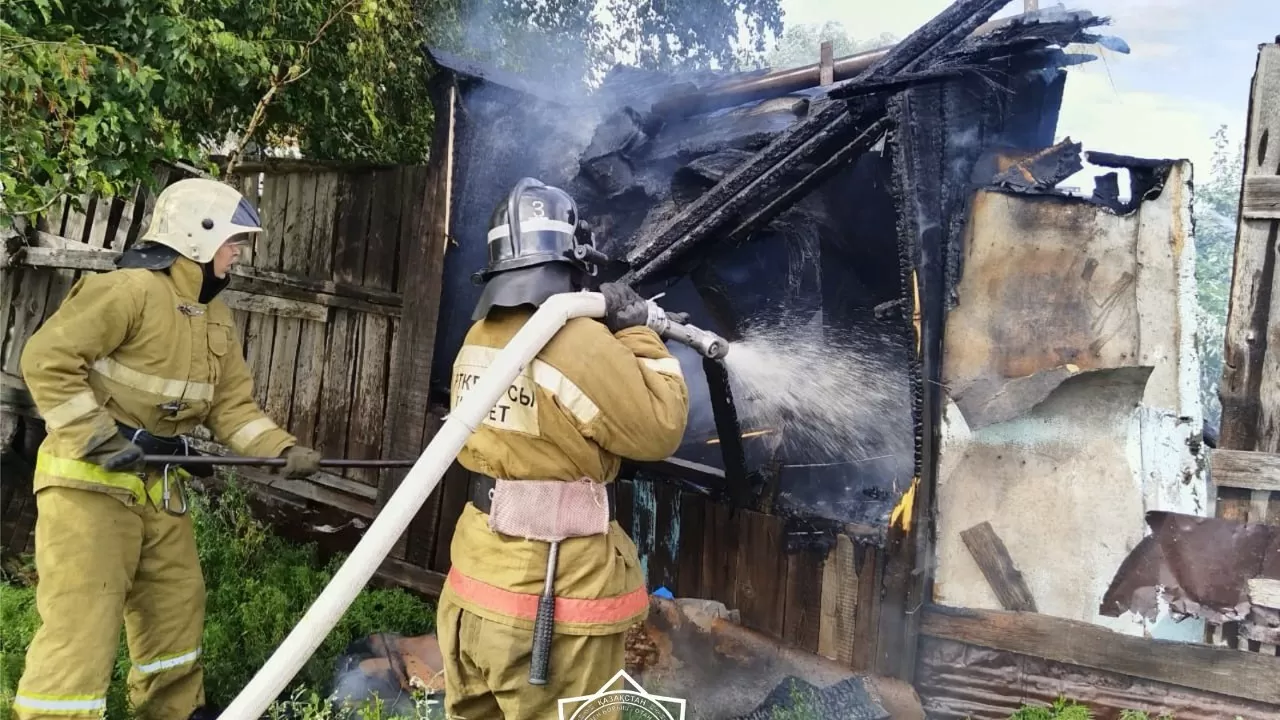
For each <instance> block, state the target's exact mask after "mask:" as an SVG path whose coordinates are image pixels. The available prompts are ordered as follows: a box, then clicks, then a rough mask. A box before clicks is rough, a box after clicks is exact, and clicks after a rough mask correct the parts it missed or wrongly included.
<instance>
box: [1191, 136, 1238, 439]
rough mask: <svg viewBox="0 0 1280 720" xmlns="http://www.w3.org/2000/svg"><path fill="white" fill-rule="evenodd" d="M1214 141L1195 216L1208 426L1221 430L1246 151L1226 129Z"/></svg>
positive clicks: (1203, 391) (1203, 388)
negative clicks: (1221, 391)
mask: <svg viewBox="0 0 1280 720" xmlns="http://www.w3.org/2000/svg"><path fill="white" fill-rule="evenodd" d="M1213 140H1214V152H1213V160H1212V164H1211V165H1210V167H1209V173H1208V178H1207V179H1206V180H1204V181H1202V182H1200V183H1198V187H1197V188H1196V196H1195V208H1194V210H1195V222H1196V226H1195V232H1196V286H1197V296H1198V300H1199V305H1200V308H1199V310H1200V312H1199V318H1198V323H1197V325H1198V334H1197V337H1196V344H1197V347H1198V350H1199V352H1200V361H1201V372H1200V398H1201V402H1202V403H1203V404H1204V415H1205V422H1207V423H1210V424H1212V425H1214V426H1217V425H1218V424H1219V423H1220V422H1221V418H1222V404H1221V403H1220V402H1219V399H1218V382H1219V380H1220V379H1221V378H1222V347H1223V332H1224V330H1225V329H1226V324H1227V306H1228V304H1229V302H1230V297H1231V270H1232V265H1233V263H1234V258H1235V244H1236V223H1237V217H1238V216H1239V209H1240V178H1241V174H1242V172H1243V168H1244V146H1243V145H1240V146H1237V147H1234V148H1233V147H1232V146H1231V143H1230V141H1229V140H1228V139H1227V127H1226V126H1225V125H1224V126H1222V127H1220V128H1218V131H1217V132H1216V133H1214V136H1213Z"/></svg>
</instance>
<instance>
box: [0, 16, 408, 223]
mask: <svg viewBox="0 0 1280 720" xmlns="http://www.w3.org/2000/svg"><path fill="white" fill-rule="evenodd" d="M423 35H424V30H423V28H422V27H421V26H420V25H419V24H418V23H417V21H416V20H415V16H414V14H413V11H412V7H411V5H410V1H409V0H273V1H272V2H261V1H259V0H8V1H7V2H5V3H4V4H3V5H0V91H2V93H3V94H2V95H0V120H2V124H0V133H3V135H0V183H2V184H3V201H4V205H5V208H4V212H3V216H4V218H5V219H6V220H7V221H9V222H11V221H12V216H13V215H27V214H32V213H34V212H36V211H38V210H39V209H41V208H43V207H47V206H49V205H51V204H52V203H53V202H54V201H55V200H56V199H58V198H59V197H61V196H63V195H66V194H70V195H72V196H77V195H80V194H83V193H89V192H100V193H104V194H112V193H115V192H119V191H121V190H123V189H125V188H129V187H132V186H134V185H135V184H136V183H137V182H139V181H145V180H147V179H148V178H149V177H150V172H151V168H152V166H153V164H154V163H155V162H157V161H188V162H193V163H199V162H200V161H201V160H202V159H203V158H204V157H206V156H207V153H208V152H209V151H210V150H212V149H214V148H216V147H217V146H218V145H220V144H222V143H223V142H224V141H225V139H226V137H227V135H228V133H236V134H239V133H241V132H243V131H244V130H245V129H246V128H247V127H248V126H249V124H250V120H251V118H253V117H254V116H255V115H257V116H258V123H257V128H258V129H260V132H261V134H262V135H263V136H264V137H273V136H274V137H279V136H284V135H291V136H293V137H295V138H296V139H297V142H298V143H299V144H300V145H301V148H302V151H303V152H304V153H305V154H307V155H309V156H311V157H315V158H317V159H338V160H347V159H356V158H359V159H366V160H374V161H414V160H421V159H423V158H424V157H425V155H426V148H427V144H428V142H429V137H430V120H431V109H430V105H429V103H428V102H427V99H426V89H425V82H424V80H425V78H424V72H425V61H424V59H423V57H422V55H421V53H420V51H419V47H418V44H419V42H420V41H421V38H422V37H423ZM268 93H270V95H271V96H270V98H269V99H270V102H266V103H264V102H263V99H264V98H266V97H268ZM6 224H7V222H6Z"/></svg>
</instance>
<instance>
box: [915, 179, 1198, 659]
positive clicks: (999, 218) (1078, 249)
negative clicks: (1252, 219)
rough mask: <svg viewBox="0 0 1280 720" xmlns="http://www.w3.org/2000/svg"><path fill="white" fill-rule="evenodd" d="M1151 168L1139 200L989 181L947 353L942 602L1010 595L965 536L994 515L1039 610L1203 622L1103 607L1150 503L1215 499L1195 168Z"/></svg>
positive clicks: (1133, 623)
mask: <svg viewBox="0 0 1280 720" xmlns="http://www.w3.org/2000/svg"><path fill="white" fill-rule="evenodd" d="M1134 162H1138V163H1141V162H1144V161H1134ZM1143 168H1144V172H1145V177H1146V178H1147V180H1148V181H1150V182H1151V184H1150V185H1148V186H1146V187H1135V192H1134V201H1133V202H1132V203H1131V204H1130V205H1129V206H1128V207H1123V206H1120V207H1118V206H1116V205H1114V204H1106V203H1101V202H1094V201H1089V200H1085V199H1082V198H1073V197H1067V196H1064V195H1062V194H1061V193H1057V192H1056V191H1053V190H1051V189H1048V190H1045V191H1043V192H1028V191H1020V192H1018V193H1009V192H1000V191H995V190H982V191H979V192H978V193H977V195H976V196H975V198H974V201H973V203H972V205H971V207H972V212H971V215H970V218H969V225H968V227H967V228H966V234H965V247H964V252H965V263H964V267H965V272H964V277H963V278H962V279H961V282H960V284H959V286H958V289H957V295H958V298H959V302H958V304H957V306H956V307H955V308H954V309H953V310H952V311H951V312H950V313H949V315H948V318H947V330H946V347H945V352H944V361H943V383H944V387H945V389H946V392H947V393H948V397H949V400H948V403H947V406H946V409H945V417H944V421H943V429H942V447H941V454H940V474H939V488H938V492H939V497H938V534H939V536H938V571H937V577H936V581H935V587H934V596H935V600H936V601H937V602H939V603H942V604H946V605H956V606H963V607H970V608H990V609H998V608H1000V604H999V602H998V600H997V597H996V594H995V593H994V592H993V591H992V589H991V588H990V587H989V585H988V583H987V581H986V579H985V578H984V576H983V574H982V573H981V571H980V570H979V568H978V565H977V563H976V561H975V560H974V559H973V557H972V556H971V555H970V554H969V551H968V550H967V548H966V547H965V545H964V543H963V542H962V541H961V538H960V533H961V532H962V531H964V530H966V529H968V528H971V527H973V526H974V525H977V524H979V523H982V522H984V521H987V522H990V523H991V525H992V527H993V529H994V530H995V531H996V533H997V534H998V535H999V536H1000V538H1001V539H1002V540H1003V542H1004V543H1005V545H1006V546H1007V548H1008V551H1009V554H1010V555H1011V557H1012V559H1013V561H1014V563H1015V564H1016V565H1017V567H1018V569H1019V570H1020V571H1021V572H1022V575H1023V577H1024V579H1025V581H1026V583H1027V586H1028V587H1029V589H1030V591H1031V593H1032V595H1033V596H1034V598H1035V601H1036V603H1037V606H1038V608H1039V610H1040V612H1042V613H1046V614H1050V615H1056V616H1059V617H1065V618H1070V619H1075V620H1083V621H1087V622H1093V623H1096V624H1098V625H1103V626H1106V627H1110V628H1112V629H1114V630H1117V631H1120V632H1126V633H1131V634H1143V633H1144V632H1146V633H1152V632H1154V634H1156V635H1157V636H1162V637H1185V636H1186V635H1187V633H1192V634H1194V633H1195V632H1198V631H1199V628H1198V627H1196V628H1191V627H1190V624H1191V623H1181V624H1179V625H1177V626H1170V625H1169V624H1168V623H1164V622H1158V623H1156V629H1155V630H1154V631H1153V630H1152V627H1151V624H1149V623H1146V622H1145V621H1143V620H1142V619H1140V618H1136V617H1134V616H1131V615H1130V616H1125V617H1121V618H1108V617H1104V616H1101V615H1099V614H1098V612H1097V610H1098V603H1099V601H1100V599H1101V597H1102V595H1103V593H1105V591H1106V589H1107V586H1108V583H1109V582H1110V580H1111V577H1112V575H1113V574H1114V572H1115V571H1116V569H1117V568H1118V567H1119V565H1120V563H1121V562H1122V561H1123V560H1124V558H1125V557H1126V556H1127V555H1128V553H1129V552H1130V551H1131V550H1132V549H1133V548H1134V547H1136V546H1137V544H1138V543H1139V542H1140V541H1141V540H1142V538H1143V536H1144V534H1145V533H1146V532H1147V529H1146V526H1145V523H1144V516H1145V513H1146V512H1147V511H1149V510H1172V511H1176V512H1183V513H1192V514H1199V515H1204V514H1207V513H1208V512H1209V508H1208V507H1207V505H1208V502H1207V499H1206V483H1205V479H1204V476H1203V471H1202V470H1201V466H1202V462H1201V460H1202V458H1201V457H1200V453H1201V452H1202V450H1201V447H1200V443H1199V442H1198V439H1199V437H1200V433H1201V430H1202V416H1201V408H1200V399H1199V392H1198V376H1199V370H1200V368H1199V358H1198V357H1197V355H1196V349H1195V342H1194V329H1195V317H1196V316H1195V308H1196V305H1195V245H1194V239H1193V238H1192V236H1191V219H1190V212H1191V210H1190V207H1191V180H1190V179H1191V168H1190V164H1189V163H1186V162H1173V161H1170V162H1168V163H1164V164H1160V165H1152V164H1147V165H1143Z"/></svg>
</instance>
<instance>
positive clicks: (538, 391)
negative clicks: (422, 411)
mask: <svg viewBox="0 0 1280 720" xmlns="http://www.w3.org/2000/svg"><path fill="white" fill-rule="evenodd" d="M531 314H532V313H531V311H529V310H520V309H517V310H495V311H494V312H493V313H491V314H490V315H489V317H488V318H487V319H485V320H482V321H480V322H478V323H476V324H475V325H473V326H472V328H471V330H470V332H469V333H468V334H467V337H466V340H465V342H464V345H463V347H462V350H461V351H460V352H459V353H458V357H457V359H456V360H455V361H454V366H453V380H452V388H451V392H450V395H451V397H450V400H451V405H452V406H453V407H455V408H456V407H457V405H458V403H459V402H460V401H461V400H462V399H463V398H465V397H466V393H467V391H468V390H470V389H472V388H474V387H475V385H476V383H477V382H478V381H479V378H480V377H481V376H483V375H484V373H485V371H486V369H487V368H488V367H489V365H490V364H491V363H492V362H493V361H494V359H495V358H496V357H497V355H498V352H499V351H500V350H501V349H502V348H503V347H505V346H506V344H507V342H508V341H510V340H511V338H512V337H513V336H514V335H515V334H516V332H517V331H519V330H520V328H521V326H523V325H524V323H525V321H526V320H528V318H529V317H530V316H531ZM688 414H689V391H688V387H687V386H686V385H685V381H684V376H683V375H682V374H681V371H680V363H679V361H677V360H676V359H675V358H674V357H672V355H671V354H670V353H669V352H668V351H667V348H666V346H665V345H663V343H662V340H661V338H659V337H658V335H657V334H656V333H654V332H653V331H652V330H650V329H648V328H645V327H637V328H628V329H626V330H623V331H621V332H619V333H618V334H617V335H616V336H615V335H614V334H612V333H610V332H609V330H608V328H606V327H605V326H604V325H603V324H602V323H600V322H599V321H597V320H592V319H588V318H577V319H574V320H570V321H569V322H568V324H567V325H565V327H564V328H563V329H561V330H560V332H559V333H557V334H556V336H555V337H554V338H552V340H551V342H550V343H548V344H547V346H546V347H545V348H543V349H542V351H541V352H539V353H538V355H537V357H536V359H534V361H533V362H532V363H530V364H529V365H528V366H526V367H525V369H524V371H523V372H522V374H521V375H520V376H518V377H517V378H516V380H515V382H514V383H512V385H511V387H510V388H509V389H508V391H507V393H506V395H505V396H504V397H503V399H502V400H500V401H499V402H498V404H497V405H496V406H495V407H494V408H493V411H492V412H491V413H490V414H489V417H488V418H487V419H486V420H485V421H484V423H483V424H482V425H481V426H480V428H479V429H478V430H477V431H476V432H475V433H474V434H472V435H471V438H470V439H469V440H468V441H467V443H466V445H465V446H464V448H463V450H462V452H461V453H460V454H459V455H458V461H459V462H460V463H461V464H462V465H463V466H464V467H466V468H467V469H469V470H471V471H473V472H477V473H481V474H483V475H488V476H489V477H493V478H502V479H511V480H564V481H573V480H580V479H582V478H590V479H592V480H595V481H597V482H604V483H607V482H611V481H613V479H614V478H615V477H616V476H617V474H618V470H619V467H620V466H621V458H629V459H632V460H641V461H644V460H649V461H656V460H663V459H665V458H667V457H670V456H671V454H672V453H674V452H675V451H676V450H677V449H678V448H679V446H680V441H681V439H682V438H683V436H684V430H685V424H686V423H687V421H688ZM548 548H549V546H548V545H547V544H546V543H543V542H537V541H530V540H525V539H523V538H515V537H508V536H502V535H498V534H497V533H495V532H493V531H492V530H490V529H489V525H488V522H487V518H486V516H485V515H484V514H482V513H481V512H480V511H479V510H477V509H476V508H475V506H474V505H471V504H468V505H467V506H466V508H465V509H464V510H463V514H462V517H461V519H460V520H459V521H458V525H457V528H456V529H455V530H454V534H453V543H452V546H451V549H450V552H451V556H452V562H453V567H452V569H451V571H450V574H449V582H448V584H447V585H446V587H445V589H444V595H445V596H448V598H449V599H450V600H452V601H453V602H455V603H457V604H459V605H461V606H462V607H463V608H464V609H466V610H469V611H470V612H473V613H475V614H477V615H480V616H482V617H485V618H489V619H491V620H494V621H497V622H503V623H506V624H508V625H512V626H516V627H524V628H529V629H532V627H533V619H534V617H535V614H536V610H537V597H538V595H539V594H540V593H541V592H542V586H543V582H544V580H545V578H546V568H547V553H548ZM558 567H559V571H558V572H557V574H556V585H555V590H556V596H557V601H556V623H555V625H556V627H555V630H556V632H558V633H565V634H582V635H604V634H611V633H615V632H621V631H624V630H626V629H627V628H628V627H630V626H631V625H632V624H633V623H635V622H638V621H640V620H643V619H644V617H645V616H646V614H647V612H648V607H649V601H648V596H647V593H646V591H645V587H644V575H643V572H642V571H641V568H640V563H639V560H638V558H637V553H636V547H635V544H634V543H633V542H632V541H631V538H629V537H627V535H626V533H625V532H623V531H622V528H621V527H620V526H619V525H618V523H617V522H613V523H611V524H610V532H609V534H607V535H600V536H594V537H575V538H569V539H567V540H565V541H564V542H562V543H560V550H559V557H558Z"/></svg>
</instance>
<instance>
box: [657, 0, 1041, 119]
mask: <svg viewBox="0 0 1280 720" xmlns="http://www.w3.org/2000/svg"><path fill="white" fill-rule="evenodd" d="M1031 14H1032V13H1024V14H1023V15H1020V16H1015V17H1013V18H1004V19H1001V20H991V21H988V22H986V23H983V24H982V25H980V26H979V27H978V29H976V30H974V32H973V35H974V37H980V36H984V35H988V34H990V33H992V32H993V31H995V30H998V29H1000V28H1002V27H1004V26H1006V25H1008V24H1009V23H1011V22H1016V21H1018V20H1025V19H1028V17H1029V16H1030V15H1031ZM894 47H895V46H894V45H886V46H884V47H879V48H875V49H873V50H866V51H863V52H860V53H855V54H853V55H846V56H844V57H838V58H835V60H834V61H833V62H832V65H831V71H832V80H833V81H834V82H837V83H839V82H842V81H845V80H850V79H852V78H855V77H857V76H858V75H859V74H861V73H862V72H864V71H866V70H867V68H869V67H871V66H872V65H874V64H875V63H876V61H878V60H880V59H881V58H883V57H884V56H886V55H888V54H889V52H890V51H892V50H893V49H894ZM821 73H822V66H821V63H813V64H811V65H803V66H801V67H794V68H786V69H781V70H774V71H772V72H768V73H766V74H764V75H760V76H757V77H751V78H746V79H743V80H734V81H731V82H727V83H723V84H720V85H712V86H709V87H706V88H698V89H695V90H686V91H681V92H679V93H677V94H674V95H671V96H668V97H665V98H663V99H662V100H659V101H658V102H656V103H654V105H653V108H652V110H653V112H654V113H656V114H658V115H662V116H664V117H689V116H691V115H700V114H702V113H707V112H712V111H714V110H719V109H721V108H727V107H733V106H735V105H742V104H743V103H749V102H758V101H760V100H767V99H769V98H774V97H779V96H781V95H786V94H788V93H793V92H799V91H801V90H808V89H809V88H814V87H818V86H820V85H823V84H824V83H823V82H822V74H821Z"/></svg>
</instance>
